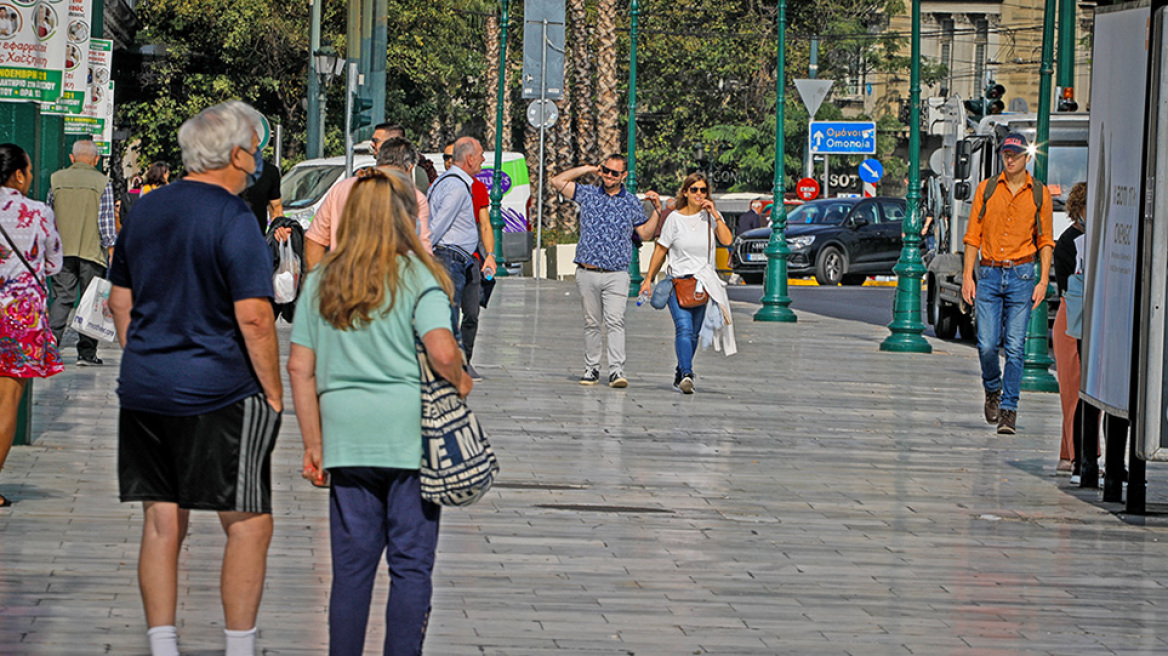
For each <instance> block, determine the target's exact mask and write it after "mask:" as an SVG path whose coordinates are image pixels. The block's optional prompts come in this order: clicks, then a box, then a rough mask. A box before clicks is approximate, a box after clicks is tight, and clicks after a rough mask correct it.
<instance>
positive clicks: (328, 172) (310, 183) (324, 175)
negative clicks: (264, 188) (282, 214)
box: [280, 165, 345, 209]
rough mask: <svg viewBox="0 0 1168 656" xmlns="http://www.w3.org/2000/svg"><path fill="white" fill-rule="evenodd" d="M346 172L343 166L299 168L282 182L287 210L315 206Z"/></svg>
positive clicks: (281, 192)
mask: <svg viewBox="0 0 1168 656" xmlns="http://www.w3.org/2000/svg"><path fill="white" fill-rule="evenodd" d="M344 172H345V168H344V167H343V166H329V165H319V166H297V167H295V168H293V169H292V171H291V172H290V173H289V174H288V175H286V176H284V179H283V180H281V181H280V197H281V198H282V199H283V201H284V208H285V209H296V208H299V207H309V206H311V205H315V204H316V202H317V201H319V200H320V199H321V198H323V197H324V195H325V194H326V193H328V190H329V189H331V188H332V186H333V183H334V182H336V181H337V178H340V177H341V175H342V174H343V173H344Z"/></svg>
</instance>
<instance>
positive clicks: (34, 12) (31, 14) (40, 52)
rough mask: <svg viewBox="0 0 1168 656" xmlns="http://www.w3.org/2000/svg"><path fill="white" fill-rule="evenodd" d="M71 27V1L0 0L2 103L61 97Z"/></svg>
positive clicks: (38, 100) (48, 100) (50, 100)
mask: <svg viewBox="0 0 1168 656" xmlns="http://www.w3.org/2000/svg"><path fill="white" fill-rule="evenodd" d="M68 27H69V0H0V100H20V101H34V102H56V101H57V99H58V98H60V97H61V93H62V91H63V90H64V70H65V52H66V45H67V41H68V38H69V36H68V31H69V30H68Z"/></svg>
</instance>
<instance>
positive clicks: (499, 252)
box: [490, 0, 511, 278]
mask: <svg viewBox="0 0 1168 656" xmlns="http://www.w3.org/2000/svg"><path fill="white" fill-rule="evenodd" d="M500 4H501V5H502V11H501V16H500V17H499V89H498V99H497V102H496V109H495V170H494V172H493V173H492V175H491V212H490V216H491V231H492V232H494V233H495V264H496V265H497V266H496V269H495V277H496V278H505V277H507V276H508V275H510V274H509V273H507V266H506V265H505V264H504V262H503V208H502V204H503V101H504V99H505V94H506V90H507V22H508V21H509V20H510V19H511V17H510V14H509V13H508V11H507V5H508V0H502V1H501V3H500Z"/></svg>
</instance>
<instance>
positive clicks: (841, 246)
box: [730, 197, 906, 285]
mask: <svg viewBox="0 0 1168 656" xmlns="http://www.w3.org/2000/svg"><path fill="white" fill-rule="evenodd" d="M905 207H906V205H905V201H904V199H903V198H884V197H880V198H825V199H823V200H813V201H811V202H809V203H804V204H803V205H800V206H799V207H796V208H794V209H792V210H790V211H789V213H788V214H787V247H788V248H790V249H791V255H790V257H789V258H788V260H787V273H788V274H789V275H792V276H806V275H814V276H815V279H816V280H817V281H818V282H819V284H821V285H838V284H840V283H843V284H845V285H862V284H863V283H864V279H865V278H867V277H868V276H872V275H891V274H892V267H894V266H896V261H897V259H898V258H899V257H900V249H901V237H900V228H901V222H902V221H903V220H904V219H905V217H906V214H905ZM770 237H771V229H770V227H766V228H758V229H755V230H749V231H747V232H745V233H743V234H741V235H739V236H738V238H736V239H735V240H734V244H733V245H732V246H731V247H730V264H731V266H732V267H733V268H734V273H737V274H738V275H740V276H742V278H743V279H744V280H746V281H747V282H750V283H758V282H761V281H762V277H763V274H764V273H766V264H767V258H766V254H765V253H764V252H763V251H765V250H766V247H767V242H768V241H769V240H770Z"/></svg>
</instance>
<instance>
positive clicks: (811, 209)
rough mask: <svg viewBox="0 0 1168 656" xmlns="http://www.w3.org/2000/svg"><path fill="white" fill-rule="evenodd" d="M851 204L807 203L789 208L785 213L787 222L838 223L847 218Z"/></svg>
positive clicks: (840, 202)
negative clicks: (789, 210) (786, 213)
mask: <svg viewBox="0 0 1168 656" xmlns="http://www.w3.org/2000/svg"><path fill="white" fill-rule="evenodd" d="M852 205H854V203H849V202H846V201H838V202H830V201H825V202H821V203H808V204H806V205H800V206H799V207H796V208H795V209H793V210H791V213H790V214H788V215H787V223H792V224H800V223H827V224H834V225H838V224H840V223H843V222H844V219H846V218H848V212H850V211H852Z"/></svg>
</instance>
